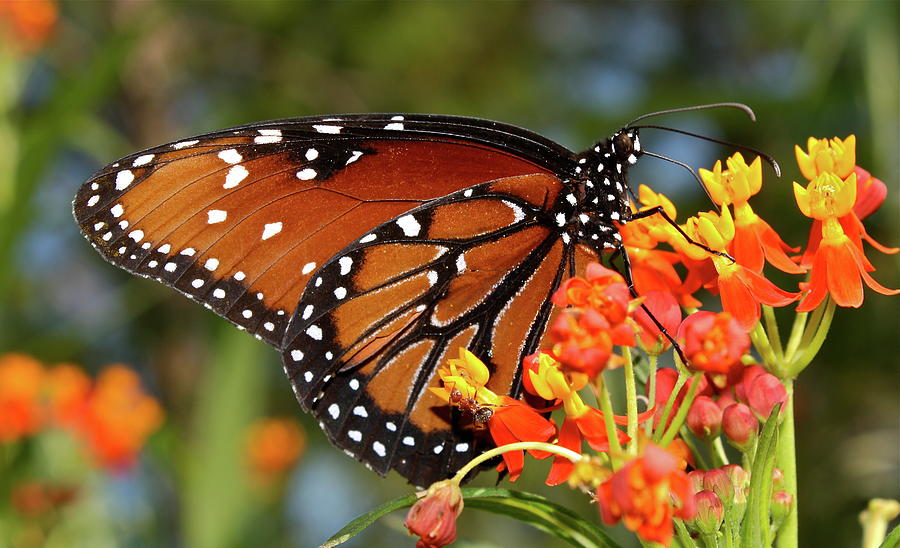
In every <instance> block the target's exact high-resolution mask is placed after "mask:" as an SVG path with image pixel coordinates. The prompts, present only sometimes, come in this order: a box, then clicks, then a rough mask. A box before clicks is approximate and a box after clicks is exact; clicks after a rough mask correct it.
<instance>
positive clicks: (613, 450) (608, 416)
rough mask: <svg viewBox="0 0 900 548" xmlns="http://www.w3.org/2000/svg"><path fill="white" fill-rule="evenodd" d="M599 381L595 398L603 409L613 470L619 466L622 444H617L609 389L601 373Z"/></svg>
mask: <svg viewBox="0 0 900 548" xmlns="http://www.w3.org/2000/svg"><path fill="white" fill-rule="evenodd" d="M597 380H599V381H600V394H599V397H598V398H597V399H598V400H600V410H601V411H603V424H604V426H606V437H607V438H609V455H610V463H611V464H612V467H613V470H617V469H618V468H619V466H618V464H619V457H617V456H616V455H621V454H622V446H621V445H620V444H619V436H618V429H617V428H616V423H615V419H614V415H613V408H612V400H610V397H609V390H607V389H606V383H605V382H603V375H602V374H601V375H600V376H599V377H597Z"/></svg>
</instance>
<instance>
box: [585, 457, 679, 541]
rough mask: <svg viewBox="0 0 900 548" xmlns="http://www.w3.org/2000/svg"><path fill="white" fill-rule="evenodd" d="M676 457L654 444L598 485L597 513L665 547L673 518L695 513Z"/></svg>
mask: <svg viewBox="0 0 900 548" xmlns="http://www.w3.org/2000/svg"><path fill="white" fill-rule="evenodd" d="M678 464H679V462H678V458H677V457H675V456H674V455H672V454H671V453H669V452H667V451H666V450H665V449H662V448H660V447H658V446H656V445H653V444H647V445H646V446H645V447H644V452H643V454H642V455H641V456H640V457H638V458H636V459H633V460H631V461H629V462H628V463H626V464H625V465H624V466H623V467H622V468H621V469H620V470H618V471H617V472H616V473H614V474H613V475H612V476H611V477H610V478H609V479H607V480H606V481H605V482H603V483H602V484H600V487H598V488H597V495H596V497H597V502H598V503H599V505H600V516H601V517H602V518H603V521H604V522H605V523H607V524H609V525H612V524H615V523H618V522H619V521H620V520H621V521H622V522H623V523H624V524H625V527H627V528H628V529H630V530H632V531H634V532H636V533H637V534H638V536H639V537H641V538H642V539H644V540H647V541H653V542H659V543H660V544H663V545H664V546H668V545H669V544H670V543H671V542H672V536H673V533H674V526H673V524H672V518H673V517H678V518H681V519H690V518H691V517H693V516H694V513H695V511H696V510H695V505H694V495H693V493H692V492H691V484H690V480H689V479H688V476H687V474H686V473H685V472H684V471H683V470H681V469H680V468H679V467H678Z"/></svg>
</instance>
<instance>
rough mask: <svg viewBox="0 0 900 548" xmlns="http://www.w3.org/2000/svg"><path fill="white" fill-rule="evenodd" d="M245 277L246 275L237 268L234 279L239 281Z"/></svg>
mask: <svg viewBox="0 0 900 548" xmlns="http://www.w3.org/2000/svg"><path fill="white" fill-rule="evenodd" d="M246 277H247V275H246V274H244V272H243V271H241V270H238V271H237V272H235V273H234V279H235V280H237V281H241V280H243V279H244V278H246Z"/></svg>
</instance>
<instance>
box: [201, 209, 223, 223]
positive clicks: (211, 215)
mask: <svg viewBox="0 0 900 548" xmlns="http://www.w3.org/2000/svg"><path fill="white" fill-rule="evenodd" d="M206 216H207V219H206V222H207V223H208V224H211V225H214V224H216V223H221V222H223V221H224V220H225V219H226V218H228V212H227V211H222V210H221V209H210V210H209V211H207V212H206Z"/></svg>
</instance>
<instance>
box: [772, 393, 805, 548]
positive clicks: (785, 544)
mask: <svg viewBox="0 0 900 548" xmlns="http://www.w3.org/2000/svg"><path fill="white" fill-rule="evenodd" d="M784 382H785V388H786V389H787V401H786V402H785V404H784V405H785V406H784V411H783V413H784V415H783V417H782V420H781V424H780V425H779V427H778V428H779V432H778V448H777V449H776V451H777V453H776V456H775V463H776V466H778V468H780V469H781V471H782V473H784V490H785V491H787V492H788V493H790V494H791V495H792V496H793V497H794V507H793V508H792V509H791V512H790V514H788V516H787V517H786V518H785V519H784V523H782V524H781V528H780V529H779V530H778V539H777V541H776V546H777V547H778V548H796V547H797V545H798V542H799V537H798V534H797V524H798V520H797V507H798V502H799V500H798V497H797V454H796V445H795V441H796V438H795V436H794V382H793V381H792V380H790V379H787V380H785V381H784Z"/></svg>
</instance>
